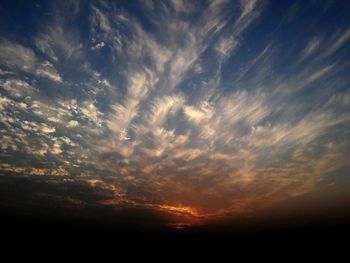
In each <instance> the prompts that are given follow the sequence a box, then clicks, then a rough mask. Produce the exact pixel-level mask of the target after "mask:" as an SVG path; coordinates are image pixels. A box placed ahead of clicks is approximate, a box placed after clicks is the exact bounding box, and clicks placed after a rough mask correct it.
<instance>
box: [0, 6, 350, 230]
mask: <svg viewBox="0 0 350 263" xmlns="http://www.w3.org/2000/svg"><path fill="white" fill-rule="evenodd" d="M349 17H350V5H349V2H348V1H327V0H324V1H321V0H309V1H287V0H286V1H277V0H276V1H275V0H270V1H265V0H237V1H227V0H216V1H214V0H213V1H199V0H198V1H185V0H172V1H171V0H169V1H151V0H135V1H68V0H67V1H1V3H0V188H1V191H0V206H1V207H3V208H9V209H17V210H20V211H22V210H23V211H27V210H30V211H41V210H47V211H53V210H60V211H64V212H65V213H66V214H67V215H68V214H72V213H73V214H74V213H75V212H76V211H84V213H87V214H89V216H95V217H102V218H103V219H107V220H112V221H113V220H119V219H120V218H123V219H122V220H126V221H127V220H129V218H134V219H135V220H136V221H137V222H140V221H142V222H143V223H144V222H146V221H147V220H148V221H149V222H152V224H156V225H157V224H168V225H173V226H174V227H176V228H179V229H180V228H183V227H186V226H191V225H198V224H203V223H207V222H219V221H220V222H230V221H231V220H234V219H235V218H254V217H257V215H258V214H264V216H265V217H267V218H268V217H269V216H272V215H273V214H275V213H276V211H284V210H289V211H294V212H295V214H297V213H300V211H304V212H305V211H313V210H322V209H323V208H324V207H326V208H327V209H328V208H332V207H337V205H339V206H341V205H342V204H344V203H346V204H349V203H350V194H349V193H350V192H349V190H350V178H349V176H350V164H349V154H350V136H349V135H350V130H349V129H350V114H349V112H350V88H349V87H350V86H349V84H350V75H349V72H350V63H349V61H350V19H349ZM77 213H78V212H77ZM134 214H137V216H135V217H133V216H131V215H134ZM120 220H121V219H120ZM126 221H122V222H126Z"/></svg>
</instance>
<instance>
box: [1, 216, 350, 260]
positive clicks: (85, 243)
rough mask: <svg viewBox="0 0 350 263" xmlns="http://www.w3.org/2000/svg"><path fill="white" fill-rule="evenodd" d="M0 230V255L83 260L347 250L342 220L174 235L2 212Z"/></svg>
mask: <svg viewBox="0 0 350 263" xmlns="http://www.w3.org/2000/svg"><path fill="white" fill-rule="evenodd" d="M0 226H1V229H0V231H1V239H2V243H3V244H4V245H2V251H4V250H5V251H6V250H7V251H10V250H11V251H12V250H14V251H17V252H19V251H21V253H22V252H23V251H24V250H25V251H31V252H33V253H34V254H35V253H40V251H46V252H48V251H51V253H55V254H56V253H58V254H62V253H66V252H69V253H71V252H75V253H76V252H79V253H83V254H84V256H86V255H88V254H87V253H95V252H96V251H103V254H105V253H112V254H113V253H117V254H119V253H126V251H130V250H131V251H134V252H132V253H131V254H130V256H135V255H136V256H140V254H138V253H137V252H136V251H140V250H139V249H140V248H141V249H143V250H144V249H146V250H147V251H148V252H149V253H155V254H158V250H161V251H162V253H163V252H164V251H165V252H167V253H175V254H176V255H178V254H179V253H182V252H183V251H187V252H196V253H199V254H200V255H203V254H206V253H208V252H212V251H221V252H219V254H218V256H219V255H222V253H225V252H226V253H234V254H235V253H242V252H243V251H244V253H245V255H246V256H247V257H250V256H254V257H255V256H257V255H259V254H256V253H273V254H275V253H278V252H281V251H288V252H286V253H287V254H289V253H291V255H295V253H298V252H300V251H307V252H310V251H311V252H312V253H315V255H320V254H322V253H324V252H329V251H337V252H336V254H337V255H339V253H345V252H346V251H347V250H348V249H349V245H350V235H349V234H350V225H349V221H348V218H347V217H343V218H338V219H336V220H335V219H334V220H331V219H324V220H322V219H320V220H318V221H317V220H313V221H311V222H308V223H305V224H294V225H293V224H289V225H280V226H276V227H273V226H271V225H266V226H265V227H264V226H263V225H259V226H245V227H242V228H240V227H239V226H238V227H237V226H230V225H221V226H215V225H214V226H213V225H211V226H201V227H192V228H187V229H182V230H178V229H173V228H170V227H165V226H163V227H155V226H154V225H153V226H144V225H135V224H132V223H130V224H127V223H126V222H124V224H123V225H118V224H112V223H110V222H108V223H106V222H105V223H103V222H101V221H99V222H97V221H90V220H85V219H77V218H75V219H67V218H60V219H59V218H53V217H50V216H33V215H23V214H20V213H14V212H8V211H2V213H1V219H0ZM152 251H153V252H152ZM17 252H15V253H14V254H13V255H16V254H17ZM46 252H45V253H46ZM187 252H186V253H187ZM247 252H248V253H247ZM21 253H19V254H21ZM26 253H27V252H26ZM127 253H129V252H127ZM287 254H286V255H287ZM168 255H169V254H168Z"/></svg>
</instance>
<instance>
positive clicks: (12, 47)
mask: <svg viewBox="0 0 350 263" xmlns="http://www.w3.org/2000/svg"><path fill="white" fill-rule="evenodd" d="M0 61H1V64H2V65H4V66H6V67H8V68H9V69H13V70H20V71H24V72H32V71H33V70H34V69H35V67H36V63H37V58H36V56H35V54H34V52H33V51H32V50H31V49H29V48H26V47H24V46H22V45H20V44H17V43H11V42H9V41H7V40H2V41H1V42H0Z"/></svg>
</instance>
